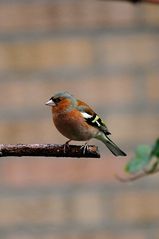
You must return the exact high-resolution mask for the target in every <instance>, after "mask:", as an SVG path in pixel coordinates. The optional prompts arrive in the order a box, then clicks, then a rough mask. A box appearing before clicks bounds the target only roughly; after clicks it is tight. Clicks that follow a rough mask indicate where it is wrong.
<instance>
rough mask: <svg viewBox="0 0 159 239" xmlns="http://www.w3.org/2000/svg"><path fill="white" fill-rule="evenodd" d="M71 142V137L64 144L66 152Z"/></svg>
mask: <svg viewBox="0 0 159 239" xmlns="http://www.w3.org/2000/svg"><path fill="white" fill-rule="evenodd" d="M69 142H71V139H69V140H68V141H66V143H65V144H64V145H63V150H64V153H66V148H69Z"/></svg>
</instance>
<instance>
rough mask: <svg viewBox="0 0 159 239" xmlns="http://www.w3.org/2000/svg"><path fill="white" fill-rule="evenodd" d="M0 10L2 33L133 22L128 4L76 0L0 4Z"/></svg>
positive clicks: (133, 11)
mask: <svg viewBox="0 0 159 239" xmlns="http://www.w3.org/2000/svg"><path fill="white" fill-rule="evenodd" d="M0 9H1V10H0V16H1V17H0V20H1V21H0V30H1V31H3V32H4V31H19V30H21V31H23V29H26V30H27V31H29V30H34V29H36V31H37V30H40V31H41V30H46V29H56V28H61V29H62V28H76V27H78V28H81V27H83V28H85V27H93V28H94V27H100V26H108V25H111V26H113V25H115V26H116V25H117V26H119V25H129V24H132V23H133V21H135V9H134V8H133V7H132V6H131V5H130V4H122V5H121V4H111V3H109V4H108V3H106V2H105V3H102V2H91V4H90V2H88V3H87V2H80V1H77V2H70V1H67V2H62V3H61V2H45V3H43V2H38V3H36V2H32V3H29V4H28V3H14V4H8V3H1V5H0ZM114 12H115V13H116V12H117V13H118V14H113V13H114ZM28 16H29V18H28Z"/></svg>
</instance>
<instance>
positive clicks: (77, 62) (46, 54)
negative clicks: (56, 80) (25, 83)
mask: <svg viewBox="0 0 159 239" xmlns="http://www.w3.org/2000/svg"><path fill="white" fill-rule="evenodd" d="M1 50H2V56H3V59H4V60H3V61H2V58H1V59H0V63H2V64H1V65H0V69H1V70H14V71H17V70H35V69H36V70H46V69H50V68H54V67H57V68H58V67H64V66H65V67H69V66H72V67H79V68H80V67H85V66H86V65H87V66H88V65H90V64H91V63H92V59H93V55H92V54H93V45H92V46H91V42H90V41H89V40H86V39H65V40H61V39H59V40H43V41H40V42H37V41H36V42H19V43H17V42H15V43H12V44H10V43H4V44H3V43H1V44H0V52H1Z"/></svg>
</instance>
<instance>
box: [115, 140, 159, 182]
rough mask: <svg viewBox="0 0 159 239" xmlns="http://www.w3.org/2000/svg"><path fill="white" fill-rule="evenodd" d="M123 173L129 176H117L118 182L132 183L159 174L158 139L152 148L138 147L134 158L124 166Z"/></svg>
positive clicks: (148, 146)
mask: <svg viewBox="0 0 159 239" xmlns="http://www.w3.org/2000/svg"><path fill="white" fill-rule="evenodd" d="M125 171H126V172H127V173H128V174H129V177H128V178H122V177H118V176H117V178H118V179H119V180H120V181H124V182H126V181H133V180H136V179H139V178H141V177H144V176H146V175H150V174H153V173H156V172H159V138H158V139H157V140H156V142H155V143H154V144H153V145H152V146H150V145H139V146H138V147H137V149H136V151H135V155H134V157H133V158H132V159H130V160H129V161H128V163H127V164H126V166H125Z"/></svg>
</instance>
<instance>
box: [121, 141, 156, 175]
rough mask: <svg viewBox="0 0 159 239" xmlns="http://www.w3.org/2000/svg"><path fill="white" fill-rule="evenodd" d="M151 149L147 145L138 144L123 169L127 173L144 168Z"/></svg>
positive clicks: (149, 158) (149, 157) (148, 159)
mask: <svg viewBox="0 0 159 239" xmlns="http://www.w3.org/2000/svg"><path fill="white" fill-rule="evenodd" d="M151 149H152V147H151V146H149V145H139V146H138V147H137V149H136V152H135V156H134V157H133V158H132V159H131V160H130V161H129V162H128V163H127V165H126V167H125V170H126V171H127V172H128V173H137V172H139V171H141V170H142V169H144V168H145V166H147V165H148V163H149V161H150V160H151Z"/></svg>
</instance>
